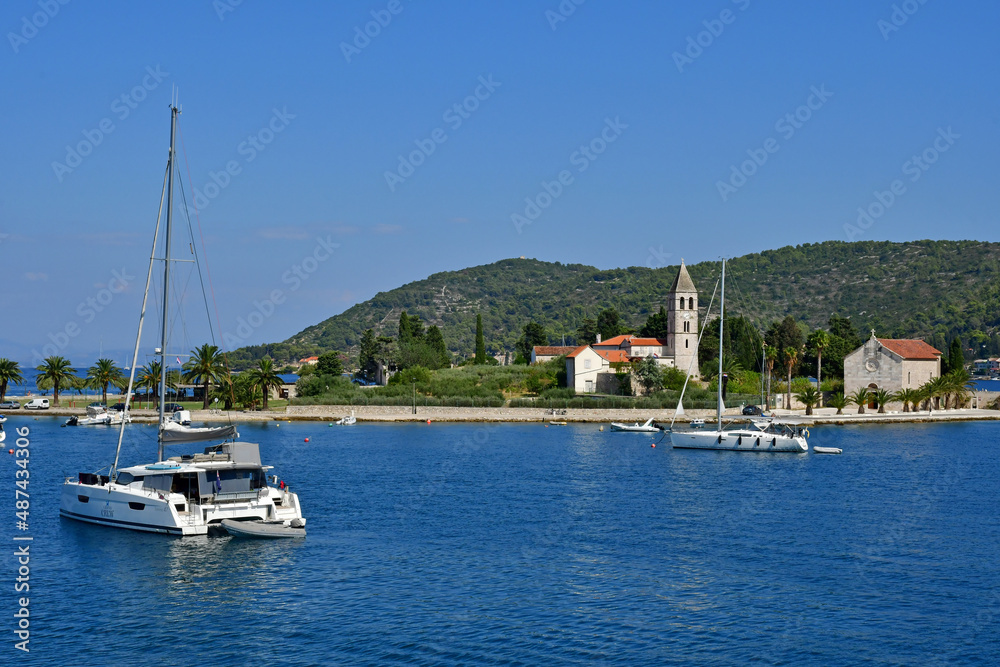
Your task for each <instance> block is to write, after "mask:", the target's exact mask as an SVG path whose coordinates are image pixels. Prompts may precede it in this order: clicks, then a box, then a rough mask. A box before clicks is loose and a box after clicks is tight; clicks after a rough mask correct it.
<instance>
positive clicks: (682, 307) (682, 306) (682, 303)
mask: <svg viewBox="0 0 1000 667" xmlns="http://www.w3.org/2000/svg"><path fill="white" fill-rule="evenodd" d="M681 310H684V297H681Z"/></svg>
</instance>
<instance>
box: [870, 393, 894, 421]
mask: <svg viewBox="0 0 1000 667" xmlns="http://www.w3.org/2000/svg"><path fill="white" fill-rule="evenodd" d="M892 397H893V393H892V392H891V391H889V390H888V389H876V390H875V393H874V394H873V395H872V398H873V400H874V401H875V404H876V405H878V413H879V414H880V415H884V414H885V406H886V403H888V402H889V401H891V400H892Z"/></svg>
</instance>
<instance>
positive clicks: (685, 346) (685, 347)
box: [684, 340, 688, 350]
mask: <svg viewBox="0 0 1000 667" xmlns="http://www.w3.org/2000/svg"><path fill="white" fill-rule="evenodd" d="M687 346H688V342H687V341H686V340H685V341H684V349H685V350H686V349H687Z"/></svg>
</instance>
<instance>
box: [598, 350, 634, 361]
mask: <svg viewBox="0 0 1000 667" xmlns="http://www.w3.org/2000/svg"><path fill="white" fill-rule="evenodd" d="M594 352H597V354H599V355H601V356H602V357H604V358H605V359H607V360H608V361H610V362H618V361H628V355H627V354H625V351H624V350H594Z"/></svg>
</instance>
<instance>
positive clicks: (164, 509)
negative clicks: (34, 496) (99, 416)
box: [59, 481, 301, 535]
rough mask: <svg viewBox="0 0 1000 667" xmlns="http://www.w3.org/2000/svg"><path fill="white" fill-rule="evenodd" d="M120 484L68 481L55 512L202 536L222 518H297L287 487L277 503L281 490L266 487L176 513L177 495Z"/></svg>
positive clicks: (109, 523) (116, 524) (101, 522)
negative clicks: (249, 496)
mask: <svg viewBox="0 0 1000 667" xmlns="http://www.w3.org/2000/svg"><path fill="white" fill-rule="evenodd" d="M114 487H117V488H114ZM121 488H125V487H120V486H118V485H104V486H97V485H91V484H82V483H80V482H73V481H67V482H66V483H65V484H63V490H62V498H61V500H60V503H59V515H60V516H63V517H66V518H67V519H73V520H75V521H83V522H86V523H94V524H99V525H102V526H110V527H112V528H125V529H128V530H137V531H142V532H146V533H164V534H168V535H206V534H208V533H209V531H210V529H213V528H221V522H222V521H223V520H224V519H240V520H248V519H249V520H260V521H264V520H272V521H273V520H275V519H277V520H288V519H289V518H294V517H301V510H300V509H299V501H298V496H297V495H296V494H294V493H291V492H287V491H285V492H280V493H282V494H283V495H284V497H285V500H284V502H283V503H282V505H276V504H275V503H274V501H273V500H272V498H271V495H272V493H279V492H278V491H277V490H274V489H270V490H269V491H268V493H267V494H263V495H262V498H261V499H259V500H256V501H247V502H240V503H227V504H224V505H222V504H204V505H193V506H191V507H189V508H188V511H184V512H178V509H177V508H178V506H181V507H182V508H183V507H184V500H183V498H182V497H178V496H177V494H171V496H170V497H166V498H163V497H160V494H146V493H136V492H135V491H131V490H129V491H121V490H118V489H121Z"/></svg>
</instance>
